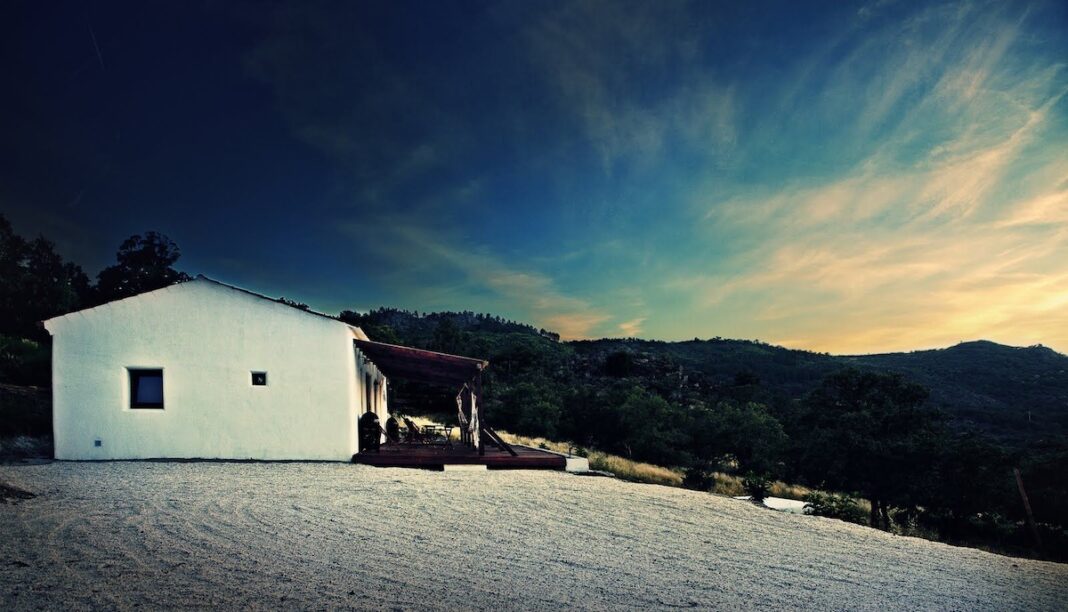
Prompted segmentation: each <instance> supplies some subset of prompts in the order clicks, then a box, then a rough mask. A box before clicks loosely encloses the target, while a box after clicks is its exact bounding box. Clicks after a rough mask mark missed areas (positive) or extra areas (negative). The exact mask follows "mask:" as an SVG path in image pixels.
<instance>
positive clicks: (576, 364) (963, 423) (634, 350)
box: [355, 309, 1068, 448]
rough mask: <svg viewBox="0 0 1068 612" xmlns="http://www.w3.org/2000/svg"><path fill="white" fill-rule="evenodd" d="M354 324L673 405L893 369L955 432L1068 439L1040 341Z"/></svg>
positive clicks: (1058, 364) (398, 317)
mask: <svg viewBox="0 0 1068 612" xmlns="http://www.w3.org/2000/svg"><path fill="white" fill-rule="evenodd" d="M355 322H359V323H361V324H363V325H365V326H366V328H367V329H368V330H369V332H368V333H371V334H372V335H373V337H375V336H376V335H377V337H382V335H385V336H386V338H387V339H388V340H392V341H397V342H403V343H406V344H412V345H415V346H422V347H427V348H434V349H437V350H445V351H451V352H457V353H461V354H469V355H478V356H481V357H487V358H489V359H490V360H491V361H492V362H493V367H492V368H491V372H492V373H493V374H494V376H496V377H497V379H496V380H497V381H498V382H507V383H515V382H519V380H518V378H517V377H516V375H517V374H519V373H522V374H523V375H525V376H527V377H531V376H533V377H535V378H548V379H551V380H555V381H557V382H561V383H564V382H566V383H568V384H570V383H572V382H574V381H575V380H578V381H598V380H600V381H601V382H603V383H605V384H608V383H610V382H611V381H612V380H615V379H631V380H635V381H636V382H639V383H641V384H643V385H646V386H649V387H651V388H655V389H658V390H660V391H661V392H662V395H664V396H666V397H671V398H674V399H676V400H678V401H683V402H685V401H687V400H688V399H689V400H693V399H695V398H700V397H706V396H707V395H708V394H710V393H713V394H715V393H724V392H728V393H735V392H736V391H737V390H738V389H739V387H742V388H744V387H747V386H748V387H753V386H758V387H759V388H760V393H761V394H762V396H764V397H766V398H770V399H771V400H777V401H786V400H791V399H797V398H800V397H802V396H803V395H804V394H805V393H807V392H808V391H810V390H812V389H813V388H815V387H816V386H817V385H818V384H819V383H820V381H821V380H822V379H823V378H824V377H826V376H827V375H829V374H831V373H833V372H835V371H838V370H840V369H842V368H846V367H855V368H858V369H862V370H871V371H877V372H886V373H896V374H901V375H902V376H904V377H905V378H907V379H908V380H911V381H913V382H916V383H919V384H921V385H923V386H924V387H926V388H927V389H928V390H929V391H930V393H931V396H930V403H931V404H932V405H934V406H937V407H939V408H940V409H942V410H943V411H944V412H945V413H946V414H947V415H948V416H949V417H950V419H951V423H952V424H953V425H954V426H955V427H957V428H960V429H976V430H979V431H981V432H983V433H985V434H987V435H990V436H991V437H993V438H996V439H998V440H1000V441H1002V442H1004V443H1007V444H1009V445H1010V446H1012V447H1017V448H1019V447H1022V446H1027V445H1030V444H1031V443H1035V442H1039V441H1041V440H1043V439H1058V438H1064V437H1065V436H1068V356H1065V355H1062V354H1060V353H1057V352H1055V351H1053V350H1051V349H1049V348H1046V347H1042V346H1033V347H1025V348H1017V347H1011V346H1005V345H1001V344H996V343H994V342H988V341H976V342H965V343H961V344H959V345H956V346H953V347H949V348H945V349H937V350H925V351H913V352H907V353H886V354H876V355H843V356H834V355H828V354H825V353H814V352H809V351H800V350H792V349H787V348H783V347H779V346H773V345H769V344H765V343H762V342H755V341H749V340H726V339H722V338H714V339H710V340H699V339H694V340H688V341H683V342H662V341H651V340H638V339H602V340H583V341H572V342H554V341H553V340H552V339H551V337H550V336H549V333H548V332H545V331H544V330H537V329H536V328H534V327H533V326H529V325H523V324H520V323H515V322H511V321H503V320H501V319H500V318H499V317H493V316H491V315H475V314H473V313H434V314H425V315H418V314H417V313H411V312H405V311H398V310H393V309H380V310H377V311H372V312H371V313H368V314H366V315H359V316H358V317H357V321H355ZM376 332H377V334H376ZM613 364H616V365H617V366H618V367H615V366H614V365H613Z"/></svg>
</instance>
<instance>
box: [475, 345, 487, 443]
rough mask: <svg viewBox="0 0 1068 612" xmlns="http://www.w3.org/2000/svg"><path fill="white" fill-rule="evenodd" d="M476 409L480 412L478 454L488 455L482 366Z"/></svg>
mask: <svg viewBox="0 0 1068 612" xmlns="http://www.w3.org/2000/svg"><path fill="white" fill-rule="evenodd" d="M475 409H476V410H478V454H479V455H485V454H486V435H485V431H486V414H485V413H484V412H483V410H484V408H483V404H482V366H479V368H478V374H476V375H475Z"/></svg>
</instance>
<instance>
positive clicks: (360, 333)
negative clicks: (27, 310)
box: [42, 274, 367, 340]
mask: <svg viewBox="0 0 1068 612" xmlns="http://www.w3.org/2000/svg"><path fill="white" fill-rule="evenodd" d="M195 282H205V283H211V284H213V285H216V286H219V287H224V288H226V289H229V290H231V291H239V292H241V293H244V294H245V295H250V296H252V297H255V298H259V299H262V300H266V301H268V302H272V303H274V304H278V305H280V306H287V307H289V308H292V309H293V310H296V311H297V312H302V313H304V314H307V315H310V316H315V317H321V318H324V319H330V320H331V321H334V322H336V323H340V324H342V325H345V326H346V327H348V328H349V329H351V330H352V333H353V336H354V337H355V338H356V339H359V340H366V339H367V334H365V333H363V330H362V329H360V328H359V327H357V326H355V325H349V324H348V323H345V322H344V321H342V320H341V319H338V318H337V317H333V316H330V315H328V314H325V313H322V312H318V311H315V310H311V309H310V308H308V309H305V308H298V307H297V306H294V305H293V304H289V303H286V302H283V301H281V300H280V299H277V298H272V297H269V296H266V295H263V294H262V293H256V292H255V291H249V290H248V289H244V288H241V287H237V286H234V285H229V284H227V283H224V282H222V281H217V280H215V279H213V278H208V277H207V276H204V275H203V274H197V276H196V278H194V279H193V280H188V281H185V282H184V283H176V284H174V285H168V286H166V287H161V288H159V289H154V290H152V291H145V292H144V293H138V294H136V295H131V296H129V297H125V298H122V299H119V300H112V301H110V302H104V303H103V304H98V305H96V306H92V307H90V308H83V309H81V310H75V311H74V312H68V313H66V314H62V315H59V316H57V317H52V318H51V319H48V320H46V321H42V324H44V326H45V328H46V329H47V328H48V324H49V323H52V322H54V321H60V320H62V319H66V318H68V317H71V316H73V315H77V314H82V313H86V312H89V311H91V310H96V309H98V308H104V307H106V306H109V305H111V304H114V303H116V302H122V301H124V300H132V299H136V298H139V297H141V296H143V295H148V294H150V293H157V292H161V291H170V290H173V289H174V288H176V287H180V286H182V285H185V284H187V283H195Z"/></svg>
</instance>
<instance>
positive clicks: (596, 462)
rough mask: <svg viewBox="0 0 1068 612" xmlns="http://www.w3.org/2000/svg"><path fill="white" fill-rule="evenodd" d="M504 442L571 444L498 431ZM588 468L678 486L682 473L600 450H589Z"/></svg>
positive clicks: (559, 447)
mask: <svg viewBox="0 0 1068 612" xmlns="http://www.w3.org/2000/svg"><path fill="white" fill-rule="evenodd" d="M498 433H500V434H501V437H502V438H503V439H504V441H505V442H508V443H509V444H521V445H523V446H531V447H534V448H547V449H549V450H551V451H556V452H558V453H567V452H569V451H570V450H571V446H570V445H569V444H567V443H566V442H555V441H553V440H546V439H545V438H533V437H530V436H517V435H515V434H510V433H507V432H503V431H502V432H498ZM588 459H589V460H590V469H592V470H599V471H601V472H608V473H610V474H614V475H615V476H616V477H618V478H621V479H623V480H629V481H632V482H644V483H648V484H659V485H667V486H669V487H678V486H681V485H682V473H681V472H679V471H678V470H673V469H670V468H666V467H662V466H659V465H653V464H651V463H642V462H640V461H631V460H630V459H627V458H625V457H620V456H619V455H609V454H608V453H602V452H601V451H589V456H588Z"/></svg>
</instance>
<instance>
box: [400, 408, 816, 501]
mask: <svg viewBox="0 0 1068 612" xmlns="http://www.w3.org/2000/svg"><path fill="white" fill-rule="evenodd" d="M411 419H412V421H414V422H415V424H416V425H419V426H420V427H421V426H423V425H438V424H439V423H437V422H435V421H433V420H431V419H427V418H424V417H411ZM497 433H499V434H500V435H501V438H502V439H504V441H505V442H508V443H509V444H519V445H522V446H529V447H532V448H546V449H548V450H551V451H555V452H557V453H568V452H571V451H572V450H573V447H572V446H571V445H570V444H568V443H566V442H557V441H555V440H547V439H545V438H540V437H532V436H520V435H516V434H511V433H508V432H506V431H499V432H497ZM457 436H459V431H458V430H453V437H457ZM588 458H589V460H590V469H592V470H599V471H602V472H608V473H610V474H613V475H615V476H616V477H618V478H620V479H623V480H629V481H631V482H643V483H647V484H658V485H666V486H669V487H681V486H682V479H683V472H682V471H681V470H678V469H672V468H667V467H664V466H660V465H653V464H652V463H643V462H641V461H633V460H631V459H627V458H626V457H621V456H619V455H610V454H608V453H603V452H601V451H596V450H595V451H589V456H588ZM712 477H713V479H714V481H715V484H714V485H713V487H712V489H711V492H712V493H717V494H719V495H728V496H731V497H737V496H741V495H747V494H748V493H746V490H745V487H744V486H742V478H741V477H740V476H733V475H731V474H725V473H722V472H715V473H713V474H712ZM808 492H809V490H808V489H806V488H805V487H801V486H797V485H790V484H786V483H784V482H779V481H776V482H774V483H772V485H771V492H770V494H771V496H772V497H782V498H785V499H796V500H801V499H804V497H805V495H806V494H807V493H808Z"/></svg>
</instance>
